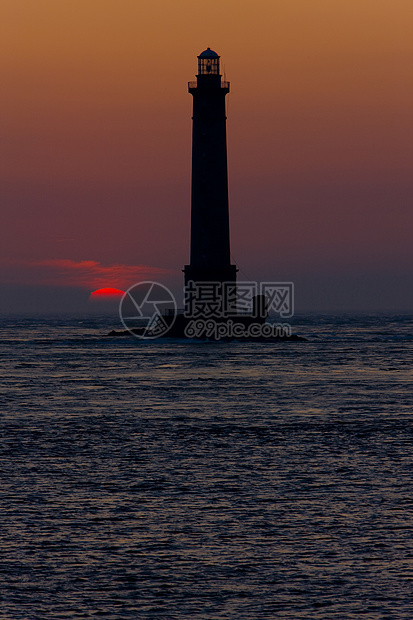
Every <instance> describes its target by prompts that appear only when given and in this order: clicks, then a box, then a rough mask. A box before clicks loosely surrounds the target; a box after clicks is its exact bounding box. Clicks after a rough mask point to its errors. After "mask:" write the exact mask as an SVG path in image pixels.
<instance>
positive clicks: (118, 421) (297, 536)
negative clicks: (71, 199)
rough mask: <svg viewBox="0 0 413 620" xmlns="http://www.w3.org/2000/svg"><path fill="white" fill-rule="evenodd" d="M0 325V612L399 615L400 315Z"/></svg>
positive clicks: (403, 448) (412, 405) (403, 526)
mask: <svg viewBox="0 0 413 620" xmlns="http://www.w3.org/2000/svg"><path fill="white" fill-rule="evenodd" d="M0 324H1V329H0V333H1V342H0V356H1V403H2V406H1V415H0V429H1V431H0V432H1V442H0V451H1V456H0V477H1V487H0V492H1V510H0V618H2V619H7V620H43V619H45V620H46V619H47V620H49V619H50V620H52V619H53V620H60V619H75V620H86V619H94V618H99V619H101V618H103V619H105V618H107V619H111V620H126V619H131V618H133V619H137V620H141V619H142V620H143V619H145V620H146V619H151V620H175V619H179V620H184V619H185V620H186V619H190V620H261V619H265V620H272V619H282V620H284V619H294V620H306V619H311V620H335V619H337V620H353V619H354V620H355V619H357V620H359V619H360V618H365V619H366V620H376V619H377V620H378V619H380V620H384V619H386V620H401V619H406V620H411V619H412V618H413V427H412V422H413V381H412V379H413V317H412V315H409V314H389V313H388V314H363V315H357V314H345V315H339V314H335V315H328V314H307V315H299V316H296V317H294V321H293V323H292V328H293V332H294V333H297V334H299V335H301V336H304V337H305V338H307V341H305V342H279V343H265V342H208V341H195V340H193V341H191V340H188V341H178V340H168V339H167V338H163V339H159V340H152V341H141V340H138V339H137V338H135V337H133V336H130V337H109V336H107V334H108V333H109V332H110V331H111V330H112V329H117V328H119V327H120V325H119V319H117V318H116V317H112V316H110V315H105V316H98V315H96V316H94V315H76V316H38V317H28V316H20V317H17V318H16V317H7V316H3V317H2V318H1V321H0Z"/></svg>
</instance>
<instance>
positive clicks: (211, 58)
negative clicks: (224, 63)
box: [198, 47, 219, 75]
mask: <svg viewBox="0 0 413 620" xmlns="http://www.w3.org/2000/svg"><path fill="white" fill-rule="evenodd" d="M198 75H219V56H218V54H217V53H216V52H214V51H213V50H211V48H209V47H208V48H207V49H206V50H205V51H204V52H202V53H201V54H199V56H198Z"/></svg>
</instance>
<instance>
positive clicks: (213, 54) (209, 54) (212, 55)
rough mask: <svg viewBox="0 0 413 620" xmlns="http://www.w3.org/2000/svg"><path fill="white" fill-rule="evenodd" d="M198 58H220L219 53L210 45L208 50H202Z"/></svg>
mask: <svg viewBox="0 0 413 620" xmlns="http://www.w3.org/2000/svg"><path fill="white" fill-rule="evenodd" d="M198 58H219V56H218V54H217V53H216V52H214V50H212V49H211V48H210V47H207V49H206V50H204V51H203V52H201V53H200V54H199V56H198Z"/></svg>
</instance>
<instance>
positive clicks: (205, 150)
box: [184, 47, 237, 286]
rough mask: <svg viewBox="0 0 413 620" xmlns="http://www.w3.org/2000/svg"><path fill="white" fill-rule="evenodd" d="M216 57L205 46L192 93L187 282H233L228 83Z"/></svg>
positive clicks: (215, 54)
mask: <svg viewBox="0 0 413 620" xmlns="http://www.w3.org/2000/svg"><path fill="white" fill-rule="evenodd" d="M219 58H220V57H219V56H218V54H217V53H216V52H214V51H213V50H211V49H210V48H209V47H208V49H206V50H205V51H204V52H202V53H201V54H200V55H199V56H198V75H197V76H196V78H197V79H196V82H189V84H188V90H189V92H190V93H191V95H192V96H193V129H192V193H191V258H190V264H189V265H185V268H184V274H185V286H187V285H188V283H189V282H191V281H193V282H195V283H201V282H219V283H223V282H234V283H235V281H236V272H237V269H236V266H235V265H231V254H230V241H229V212H228V173H227V138H226V114H225V96H226V95H227V93H228V92H229V82H224V81H223V80H222V79H221V75H220V73H219Z"/></svg>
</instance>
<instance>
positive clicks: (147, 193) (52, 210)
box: [0, 0, 413, 313]
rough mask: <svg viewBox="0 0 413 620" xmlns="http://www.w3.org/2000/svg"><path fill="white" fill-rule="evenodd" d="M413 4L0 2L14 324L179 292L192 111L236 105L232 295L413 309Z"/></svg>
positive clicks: (308, 306)
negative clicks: (143, 285)
mask: <svg viewBox="0 0 413 620" xmlns="http://www.w3.org/2000/svg"><path fill="white" fill-rule="evenodd" d="M412 23H413V3H412V1H411V0H391V1H390V0H209V2H208V3H206V4H205V3H201V4H199V3H196V2H193V0H177V1H176V2H171V1H170V0H36V2H33V0H1V2H0V24H1V26H0V28H1V33H0V35H1V36H0V39H1V42H0V65H1V74H2V80H1V82H2V85H1V91H2V92H1V97H0V118H1V133H2V140H1V147H0V148H1V160H0V176H1V178H0V187H1V190H0V192H1V196H0V198H1V221H2V223H1V227H0V251H1V256H0V267H1V274H0V294H1V306H0V310H1V311H3V312H20V311H24V312H29V313H30V312H37V311H47V312H54V311H74V310H83V309H86V308H87V307H88V304H89V303H90V302H89V301H88V300H89V296H90V293H91V292H92V291H94V290H96V289H97V288H101V287H114V288H119V289H121V290H125V289H126V288H128V287H129V286H131V285H132V284H134V283H136V282H139V281H142V280H154V281H157V282H161V283H163V284H164V285H167V286H169V287H170V288H171V289H172V290H173V291H174V292H175V294H176V295H179V292H178V291H181V290H182V285H183V274H182V268H183V266H184V264H186V263H188V260H189V227H190V221H189V218H190V178H191V122H192V121H191V116H192V97H191V95H190V94H188V90H187V82H188V81H190V80H193V79H195V74H196V71H197V59H196V57H197V55H198V54H199V53H200V52H201V51H203V50H204V49H205V48H206V47H211V48H212V49H213V50H215V51H216V52H217V53H218V54H220V56H221V68H222V69H223V71H224V73H225V78H226V79H227V80H229V81H230V82H231V91H230V93H229V95H227V115H228V120H227V138H228V174H229V187H230V190H229V194H230V219H231V248H232V253H233V262H235V263H236V264H237V266H238V268H239V269H240V271H239V278H240V279H244V280H247V279H248V280H253V281H272V282H280V281H281V282H282V281H292V282H294V284H295V306H296V310H297V311H298V312H300V311H328V310H334V311H351V310H354V311H398V310H401V311H411V310H412V309H413V243H412V238H413V174H412V170H413V37H412V36H411V28H412Z"/></svg>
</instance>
